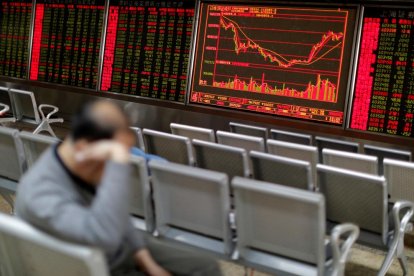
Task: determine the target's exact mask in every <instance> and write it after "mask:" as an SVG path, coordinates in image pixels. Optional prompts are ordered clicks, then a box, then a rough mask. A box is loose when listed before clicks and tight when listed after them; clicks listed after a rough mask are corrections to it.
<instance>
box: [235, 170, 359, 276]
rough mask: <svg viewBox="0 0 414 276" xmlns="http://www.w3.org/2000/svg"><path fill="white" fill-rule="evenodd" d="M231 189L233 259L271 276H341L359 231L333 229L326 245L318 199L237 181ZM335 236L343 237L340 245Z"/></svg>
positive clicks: (349, 226) (288, 189)
mask: <svg viewBox="0 0 414 276" xmlns="http://www.w3.org/2000/svg"><path fill="white" fill-rule="evenodd" d="M232 186H233V189H234V192H235V202H236V212H235V213H236V224H237V250H236V251H235V254H234V255H233V258H234V259H238V260H239V262H242V263H246V264H247V265H249V266H252V267H255V268H259V269H262V270H265V271H267V272H270V273H271V274H272V275H273V274H275V275H301V276H302V275H307V276H309V275H338V276H339V275H344V267H345V261H346V259H347V256H348V253H349V251H350V248H351V246H352V244H353V242H354V241H355V240H356V238H357V237H358V227H356V226H355V225H352V224H344V225H341V226H337V227H336V228H334V229H333V231H332V232H331V239H330V241H328V240H327V239H326V238H325V231H326V227H325V226H326V219H325V200H324V197H323V195H321V194H318V193H313V192H309V191H303V190H299V189H295V188H291V187H286V186H281V185H275V184H271V183H266V182H262V181H257V180H252V179H246V178H240V177H235V178H234V179H233V181H232ZM340 236H344V237H345V236H346V241H345V242H344V243H343V244H342V245H340V242H339V237H340ZM326 252H328V253H326ZM329 252H334V254H333V256H332V255H331V254H330V253H329Z"/></svg>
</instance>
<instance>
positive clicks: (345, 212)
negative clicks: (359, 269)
mask: <svg viewBox="0 0 414 276" xmlns="http://www.w3.org/2000/svg"><path fill="white" fill-rule="evenodd" d="M317 169H318V187H319V189H320V192H321V193H323V194H324V195H325V199H326V213H327V219H328V220H329V221H330V222H332V223H333V224H335V223H341V222H352V223H355V224H356V225H358V226H359V228H360V230H361V235H360V238H359V239H358V241H359V242H360V243H363V244H366V245H369V246H372V247H375V248H378V249H382V250H384V251H388V253H387V256H386V258H385V260H384V262H383V264H382V266H381V270H380V272H379V274H378V275H385V274H386V272H387V270H388V268H389V267H390V265H391V263H392V261H393V259H394V257H397V258H398V260H399V262H400V264H401V267H402V269H403V271H404V275H409V273H408V266H407V260H406V257H405V255H404V232H405V231H406V230H407V228H409V227H410V225H409V220H410V218H411V217H412V215H413V209H414V203H412V202H409V201H398V202H396V203H395V204H394V206H393V207H392V211H391V213H390V215H389V211H388V194H387V183H386V180H385V178H384V177H383V176H376V175H371V174H364V173H359V172H354V171H350V170H345V169H340V168H335V167H331V166H326V165H322V164H318V165H317Z"/></svg>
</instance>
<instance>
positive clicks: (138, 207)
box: [130, 155, 155, 232]
mask: <svg viewBox="0 0 414 276" xmlns="http://www.w3.org/2000/svg"><path fill="white" fill-rule="evenodd" d="M130 161H131V164H132V166H133V168H134V169H133V172H132V183H131V186H132V198H133V200H132V206H131V209H130V211H131V213H132V214H133V215H135V216H138V217H140V218H142V220H141V221H142V222H143V225H142V227H141V228H142V230H146V231H148V232H152V231H153V230H154V219H155V218H154V211H153V208H152V198H151V188H150V181H149V176H148V168H147V163H146V160H145V159H144V158H142V157H138V156H133V155H131V158H130Z"/></svg>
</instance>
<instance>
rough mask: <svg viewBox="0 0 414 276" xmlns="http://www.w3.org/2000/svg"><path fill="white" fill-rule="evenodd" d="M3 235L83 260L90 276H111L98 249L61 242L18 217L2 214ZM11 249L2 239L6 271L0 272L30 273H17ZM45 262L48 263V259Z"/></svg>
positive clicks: (0, 253)
mask: <svg viewBox="0 0 414 276" xmlns="http://www.w3.org/2000/svg"><path fill="white" fill-rule="evenodd" d="M2 234H6V235H7V236H12V237H13V238H16V239H19V240H20V241H21V242H22V243H34V244H36V245H37V246H40V247H43V248H46V249H49V250H54V251H56V253H59V255H60V254H63V255H65V256H67V257H69V258H75V259H77V260H82V261H83V263H84V265H85V267H86V268H87V269H88V271H89V272H90V273H91V274H90V275H95V276H98V275H102V276H109V268H108V266H107V263H106V259H105V257H104V254H103V252H102V251H101V250H99V249H97V248H92V247H88V246H84V245H78V244H74V243H69V242H66V241H63V240H59V239H57V238H55V237H52V236H50V235H48V234H46V233H44V232H41V231H39V230H37V229H35V228H34V227H33V226H31V225H29V224H27V223H26V222H24V221H22V220H20V219H18V218H16V217H12V216H8V215H5V214H1V213H0V237H1V236H2ZM18 246H19V245H16V244H13V249H16V248H18ZM9 249H10V247H9V246H8V245H7V244H6V243H5V242H3V241H2V240H1V239H0V255H3V254H2V253H4V255H3V256H2V258H1V263H2V266H1V267H2V268H3V269H4V270H3V271H0V272H4V273H5V274H6V275H16V273H17V275H20V273H27V272H28V271H21V269H22V267H20V268H19V271H20V273H18V271H16V269H17V268H16V267H15V266H13V263H14V262H13V261H12V260H10V257H9V254H8V252H9ZM23 257H24V256H23ZM91 259H93V260H94V262H93V263H92V262H89V261H87V260H91ZM44 261H45V262H47V260H46V259H45V260H44ZM35 269H36V268H35Z"/></svg>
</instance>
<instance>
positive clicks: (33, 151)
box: [18, 131, 59, 171]
mask: <svg viewBox="0 0 414 276" xmlns="http://www.w3.org/2000/svg"><path fill="white" fill-rule="evenodd" d="M18 138H19V139H20V141H21V143H22V146H23V152H24V156H25V161H26V164H25V166H24V167H23V171H25V170H27V169H29V168H30V167H32V165H33V164H34V163H35V162H36V160H37V159H38V158H39V157H40V156H41V155H42V153H43V152H44V151H45V150H46V149H47V148H48V147H50V146H51V145H53V144H56V143H58V142H59V139H58V138H55V137H51V136H46V135H41V134H33V133H30V132H27V131H22V132H20V133H19V135H18Z"/></svg>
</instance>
